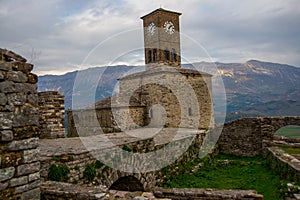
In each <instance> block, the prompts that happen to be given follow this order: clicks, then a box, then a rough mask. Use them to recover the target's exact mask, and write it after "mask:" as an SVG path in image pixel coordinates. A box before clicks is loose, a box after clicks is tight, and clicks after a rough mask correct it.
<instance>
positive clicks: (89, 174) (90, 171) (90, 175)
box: [83, 164, 96, 181]
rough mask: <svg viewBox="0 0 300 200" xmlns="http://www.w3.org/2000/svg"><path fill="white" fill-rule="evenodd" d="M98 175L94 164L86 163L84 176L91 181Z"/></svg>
mask: <svg viewBox="0 0 300 200" xmlns="http://www.w3.org/2000/svg"><path fill="white" fill-rule="evenodd" d="M95 176H96V169H95V166H94V165H93V164H88V165H86V167H85V169H84V171H83V177H84V178H86V179H87V180H89V181H92V180H93V179H94V178H95Z"/></svg>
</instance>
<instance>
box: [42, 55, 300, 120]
mask: <svg viewBox="0 0 300 200" xmlns="http://www.w3.org/2000/svg"><path fill="white" fill-rule="evenodd" d="M195 65H197V66H199V68H200V69H201V68H206V67H211V66H212V65H215V66H217V68H218V71H219V73H220V74H221V76H222V79H223V82H224V85H225V90H226V96H227V120H232V119H236V118H239V117H245V116H246V117H249V116H263V115H299V114H300V87H299V86H300V68H297V67H293V66H290V65H285V64H278V63H270V62H261V61H257V60H250V61H247V62H246V63H207V62H200V63H197V64H195ZM183 67H188V66H185V65H183ZM137 68H138V67H134V66H110V67H106V68H103V67H97V68H90V69H86V70H83V71H79V72H78V71H74V72H69V73H67V74H64V75H46V76H40V77H39V82H38V88H39V91H46V90H57V91H60V92H62V93H64V94H65V104H66V109H67V108H71V107H72V94H73V85H74V81H75V78H76V75H78V73H80V74H82V75H81V76H83V78H84V79H85V81H87V82H88V81H92V80H95V79H97V78H98V76H99V74H101V79H100V80H99V84H98V87H97V88H96V95H95V99H96V101H98V100H100V99H103V98H105V97H108V96H110V95H111V94H112V93H113V89H114V87H115V86H116V84H117V78H118V77H120V76H122V75H124V74H125V73H128V72H130V71H131V70H135V69H137ZM139 69H140V68H139ZM97 74H98V75H97ZM74 91H75V90H74ZM78 91H79V93H80V94H77V95H81V96H82V97H84V98H82V102H80V105H79V107H85V106H88V105H89V102H88V100H87V101H86V100H85V97H86V98H89V95H90V93H95V89H94V91H92V88H84V89H81V88H80V89H77V92H78Z"/></svg>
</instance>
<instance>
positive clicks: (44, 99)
mask: <svg viewBox="0 0 300 200" xmlns="http://www.w3.org/2000/svg"><path fill="white" fill-rule="evenodd" d="M38 98H39V100H38V101H39V113H40V117H39V130H40V138H49V139H50V138H61V137H65V122H64V121H65V119H64V117H65V116H64V114H65V106H64V95H63V94H61V93H59V92H57V91H46V92H39V93H38Z"/></svg>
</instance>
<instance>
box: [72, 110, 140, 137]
mask: <svg viewBox="0 0 300 200" xmlns="http://www.w3.org/2000/svg"><path fill="white" fill-rule="evenodd" d="M145 109H146V108H145V107H143V106H130V107H129V108H128V107H117V108H97V109H83V110H68V111H67V115H68V137H78V136H80V137H83V136H91V135H97V134H101V133H115V132H121V131H125V130H130V129H134V128H138V127H139V126H144V125H145V121H144V120H145V118H146V116H144V114H145ZM128 112H129V113H128ZM78 133H79V134H78Z"/></svg>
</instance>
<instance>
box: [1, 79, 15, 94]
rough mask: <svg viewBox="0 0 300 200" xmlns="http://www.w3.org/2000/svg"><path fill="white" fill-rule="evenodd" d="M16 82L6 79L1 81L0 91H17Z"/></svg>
mask: <svg viewBox="0 0 300 200" xmlns="http://www.w3.org/2000/svg"><path fill="white" fill-rule="evenodd" d="M15 91H16V90H15V83H14V82H12V81H4V82H1V83H0V93H11V92H15Z"/></svg>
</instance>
